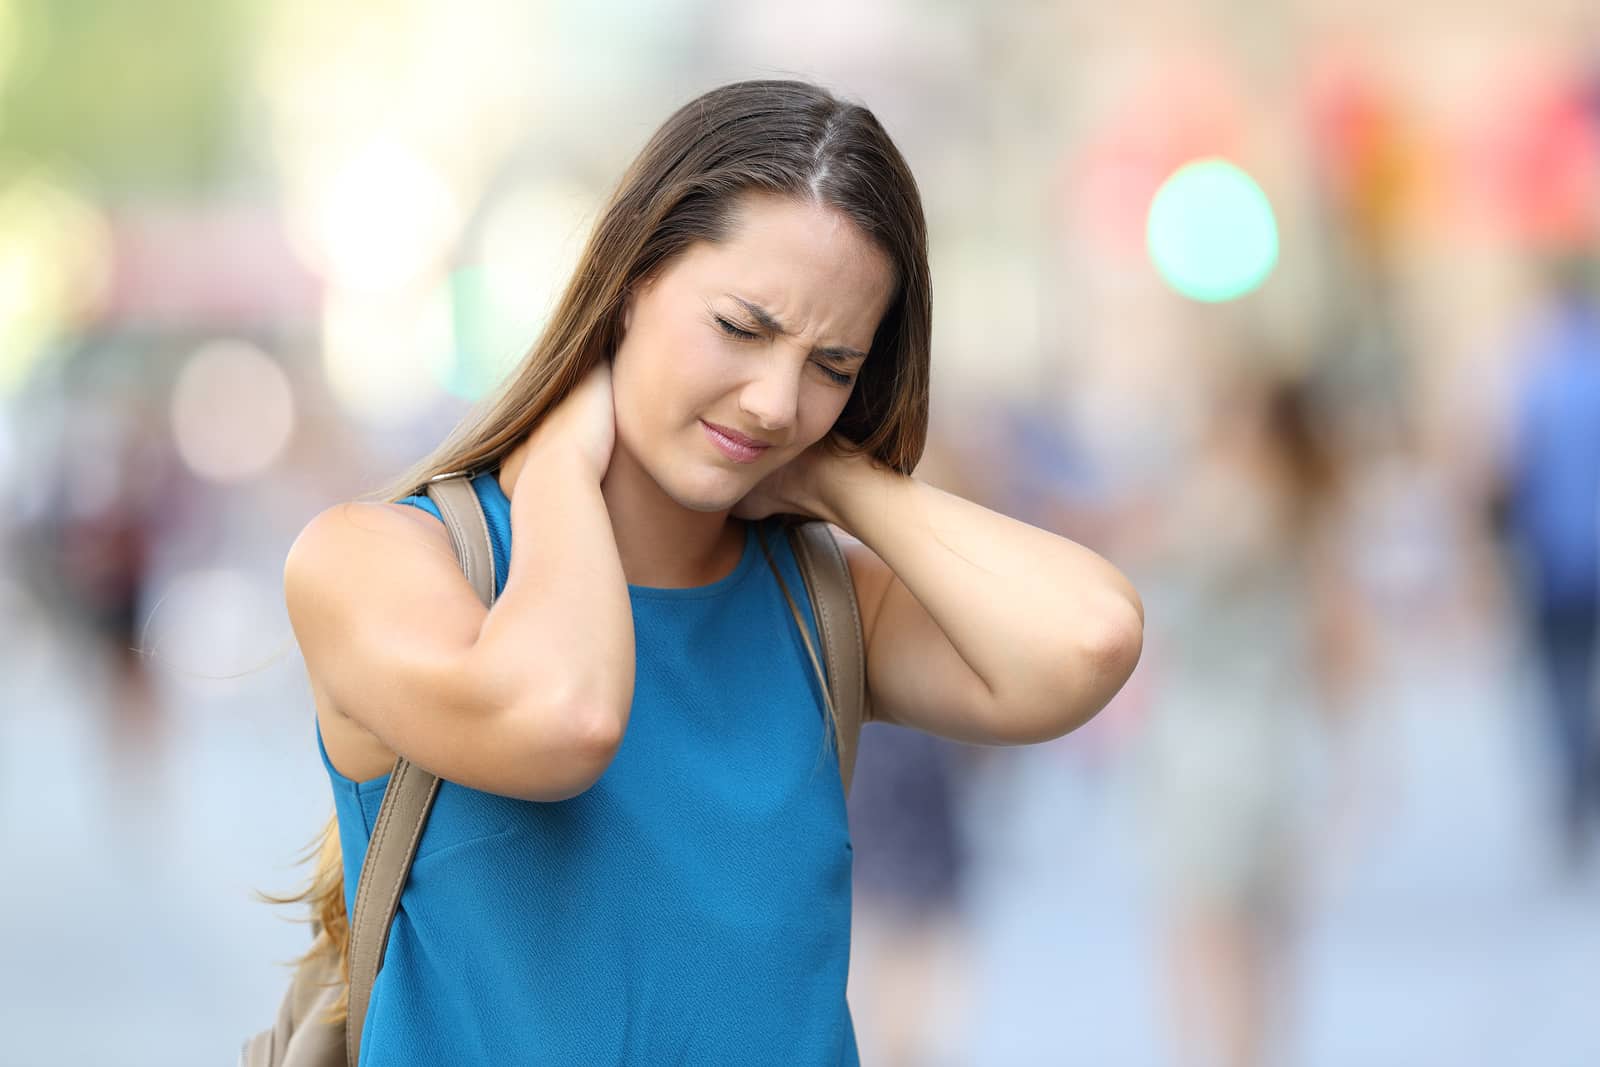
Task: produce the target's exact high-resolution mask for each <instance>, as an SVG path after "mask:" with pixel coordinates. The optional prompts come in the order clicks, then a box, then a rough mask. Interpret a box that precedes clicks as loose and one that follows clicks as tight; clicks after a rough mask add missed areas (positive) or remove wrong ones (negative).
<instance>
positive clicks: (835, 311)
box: [681, 194, 895, 329]
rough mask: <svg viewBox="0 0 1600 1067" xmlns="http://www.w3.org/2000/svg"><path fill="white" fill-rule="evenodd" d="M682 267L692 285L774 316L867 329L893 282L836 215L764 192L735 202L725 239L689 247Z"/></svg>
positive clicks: (867, 245)
mask: <svg viewBox="0 0 1600 1067" xmlns="http://www.w3.org/2000/svg"><path fill="white" fill-rule="evenodd" d="M681 266H682V267H683V268H684V272H685V274H686V275H688V276H689V280H690V281H691V283H692V284H696V285H698V286H702V287H705V288H708V289H713V290H716V293H715V294H713V295H721V294H722V293H724V292H731V293H734V294H736V295H738V296H742V297H744V298H746V299H748V300H753V301H755V302H757V303H759V304H761V305H762V306H763V307H765V308H767V309H768V310H769V311H772V312H773V313H775V314H778V315H779V316H780V318H781V317H783V315H785V314H787V315H790V316H791V317H792V316H803V317H804V318H806V319H807V320H812V319H816V320H818V323H820V322H821V321H823V320H827V321H830V322H833V323H837V324H839V325H840V326H846V325H856V324H858V323H859V322H861V321H863V320H870V322H869V323H868V327H867V328H869V329H870V328H871V327H874V326H875V325H876V323H877V320H878V319H879V318H880V317H881V316H882V314H883V311H884V309H885V308H886V307H887V305H888V302H889V298H890V297H891V296H892V295H893V290H894V284H895V277H894V268H893V265H892V264H891V263H890V261H889V257H888V256H887V255H885V254H884V252H883V250H882V249H881V248H879V247H878V245H877V244H876V243H875V242H874V241H873V240H872V239H871V238H869V237H867V235H866V234H865V233H863V232H862V231H861V228H860V227H858V226H857V225H856V224H855V223H854V222H852V221H851V220H850V219H848V218H846V217H845V216H844V215H843V214H841V213H840V212H839V211H838V210H836V209H834V208H831V207H826V206H823V205H820V204H816V203H814V202H810V201H800V200H793V199H790V198H787V197H779V196H771V195H765V194H756V195H747V196H745V197H744V198H742V199H741V201H740V204H739V208H738V210H737V212H736V213H735V216H734V221H733V225H732V226H731V227H730V230H729V233H728V235H727V237H726V238H724V239H723V240H722V241H719V242H716V243H715V244H712V243H706V242H702V243H700V244H696V245H694V246H693V247H691V248H690V249H689V250H688V251H686V252H685V253H684V256H683V262H682V264H681ZM818 323H813V325H816V324H818ZM796 325H797V326H798V325H799V324H798V323H797V324H796Z"/></svg>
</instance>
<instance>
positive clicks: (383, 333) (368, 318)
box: [322, 280, 455, 426]
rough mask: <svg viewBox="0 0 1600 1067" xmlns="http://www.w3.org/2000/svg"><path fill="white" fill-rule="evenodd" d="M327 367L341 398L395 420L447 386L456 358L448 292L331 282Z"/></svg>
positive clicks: (363, 415) (375, 418)
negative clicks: (374, 290)
mask: <svg viewBox="0 0 1600 1067" xmlns="http://www.w3.org/2000/svg"><path fill="white" fill-rule="evenodd" d="M322 346H323V350H322V361H323V371H324V373H325V374H326V376H327V381H328V388H329V390H330V391H332V393H333V395H334V397H335V398H336V399H337V400H338V401H339V403H340V405H341V406H342V407H343V408H344V409H345V410H346V411H348V412H349V413H350V414H352V415H354V416H355V417H356V418H358V419H360V420H361V421H363V422H365V423H367V424H368V425H370V426H395V425H399V424H402V423H404V422H406V421H407V420H409V419H411V418H414V417H416V416H417V415H420V414H421V413H422V412H423V411H425V410H426V409H427V408H428V407H429V406H430V405H431V404H433V403H435V402H436V401H438V400H439V399H440V398H441V397H442V396H443V395H444V394H443V390H442V388H441V386H440V384H439V383H441V382H443V381H445V380H447V379H448V377H449V374H450V367H451V365H452V363H453V362H454V359H455V355H454V352H455V350H454V344H453V340H452V324H451V306H450V293H449V290H448V289H447V288H446V286H445V284H444V283H443V282H441V281H438V280H436V281H435V282H434V283H433V284H431V285H429V286H427V287H425V288H422V289H420V290H419V291H417V292H412V293H401V294H397V295H385V296H372V295H369V294H362V293H357V292H344V291H339V290H334V291H331V292H329V293H328V297H327V304H326V307H325V309H324V312H323V335H322Z"/></svg>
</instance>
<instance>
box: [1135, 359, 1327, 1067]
mask: <svg viewBox="0 0 1600 1067" xmlns="http://www.w3.org/2000/svg"><path fill="white" fill-rule="evenodd" d="M1339 494H1340V480H1339V478H1338V471H1337V467H1336V465H1335V463H1334V461H1333V459H1332V453H1331V450H1330V449H1328V448H1327V447H1326V445H1325V443H1324V440H1323V438H1322V437H1321V436H1320V435H1319V432H1318V428H1317V426H1316V424H1315V423H1314V422H1313V419H1312V409H1311V407H1310V397H1309V394H1308V391H1307V389H1306V387H1305V386H1304V385H1303V384H1302V383H1300V382H1298V381H1294V380H1276V379H1273V378H1270V377H1267V376H1265V375H1263V376H1261V377H1255V376H1254V375H1251V376H1249V377H1247V378H1246V379H1244V380H1243V382H1242V384H1241V385H1240V387H1239V388H1237V389H1231V390H1226V391H1224V392H1223V394H1222V395H1221V396H1220V397H1219V398H1218V400H1217V403H1216V405H1215V409H1214V412H1213V416H1212V418H1211V420H1210V424H1209V427H1208V429H1207V431H1206V432H1205V433H1204V435H1203V441H1202V442H1201V444H1200V447H1199V448H1198V450H1197V452H1196V453H1195V455H1194V456H1193V457H1192V459H1191V460H1189V461H1188V462H1187V463H1185V464H1183V465H1181V467H1180V468H1179V469H1177V470H1175V471H1174V476H1173V478H1172V479H1171V481H1170V483H1169V484H1168V485H1166V487H1165V489H1164V493H1163V497H1164V499H1163V500H1162V501H1161V502H1160V504H1159V507H1160V511H1159V512H1157V517H1156V518H1155V521H1153V522H1150V523H1149V524H1148V525H1149V529H1148V530H1147V531H1146V536H1145V545H1144V552H1145V554H1146V559H1145V566H1143V567H1142V568H1140V572H1141V573H1142V575H1143V579H1142V580H1145V581H1148V582H1149V592H1148V594H1147V596H1148V600H1149V603H1150V604H1151V605H1152V606H1151V609H1150V618H1151V644H1150V655H1149V657H1148V658H1147V670H1148V672H1149V674H1148V676H1147V678H1146V681H1147V684H1148V687H1149V708H1148V720H1147V725H1146V732H1145V735H1144V736H1143V737H1142V738H1141V745H1140V753H1139V755H1140V764H1141V766H1140V770H1141V774H1140V775H1139V778H1138V781H1139V783H1140V794H1141V798H1142V800H1143V810H1144V815H1145V816H1146V817H1147V818H1148V820H1149V823H1148V825H1149V827H1150V831H1151V832H1150V835H1149V838H1148V840H1149V843H1150V844H1151V845H1152V847H1153V859H1154V870H1155V872H1156V874H1157V876H1158V880H1159V883H1160V893H1159V898H1158V899H1159V900H1160V902H1161V905H1162V908H1163V911H1164V913H1165V923H1164V936H1165V941H1166V951H1167V960H1168V966H1169V978H1170V981H1171V990H1172V997H1173V1007H1174V1009H1175V1014H1176V1024H1177V1025H1176V1028H1175V1033H1176V1035H1177V1037H1178V1048H1179V1050H1180V1057H1179V1061H1180V1062H1184V1063H1194V1064H1203V1065H1205V1067H1256V1065H1260V1064H1269V1063H1276V1062H1279V1061H1278V1058H1277V1056H1278V1052H1279V1049H1278V1041H1279V1040H1280V1038H1281V1036H1282V1033H1283V1030H1284V1024H1285V1022H1286V1009H1287V1007H1288V1004H1289V996H1288V982H1287V978H1288V968H1287V966H1286V964H1287V963H1288V949H1289V947H1290V943H1291V942H1290V936H1289V935H1290V931H1291V920H1292V918H1293V916H1294V913H1295V905H1296V902H1297V896H1298V887H1299V883H1298V880H1297V871H1298V868H1299V863H1298V862H1297V854H1296V850H1297V847H1298V846H1299V845H1300V844H1301V842H1302V839H1303V836H1304V834H1305V832H1306V830H1307V829H1308V827H1307V825H1306V824H1305V822H1304V821H1303V820H1304V816H1305V813H1306V807H1305V805H1304V804H1303V803H1302V801H1303V799H1304V798H1303V797H1302V796H1301V795H1300V788H1299V786H1300V782H1301V781H1302V772H1303V769H1304V765H1305V757H1306V754H1307V752H1308V746H1309V745H1312V744H1314V742H1315V736H1316V730H1317V728H1318V725H1319V723H1318V719H1319V711H1327V710H1329V709H1330V708H1331V707H1332V706H1333V704H1332V702H1331V698H1332V697H1333V695H1334V694H1336V693H1337V692H1338V691H1339V690H1340V683H1339V681H1338V678H1337V675H1339V674H1340V673H1341V672H1343V671H1345V670H1347V669H1348V668H1347V665H1346V664H1347V660H1348V652H1347V650H1348V647H1349V641H1350V637H1349V634H1348V626H1349V621H1348V620H1350V619H1351V618H1352V617H1353V615H1352V613H1351V611H1350V609H1349V605H1348V603H1347V601H1346V597H1347V595H1348V594H1347V592H1346V590H1347V588H1348V587H1347V585H1346V583H1344V582H1342V581H1340V580H1339V578H1338V567H1337V565H1336V564H1335V563H1334V560H1336V559H1337V557H1338V546H1337V543H1336V537H1335V530H1336V529H1337V521H1336V516H1337V511H1338V500H1339Z"/></svg>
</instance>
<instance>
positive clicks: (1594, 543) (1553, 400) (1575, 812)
mask: <svg viewBox="0 0 1600 1067" xmlns="http://www.w3.org/2000/svg"><path fill="white" fill-rule="evenodd" d="M1596 275H1597V271H1596V264H1595V262H1594V261H1593V260H1580V259H1576V258H1573V259H1568V260H1565V261H1563V262H1562V263H1560V264H1559V265H1558V267H1557V272H1556V277H1557V280H1556V285H1555V288H1554V291H1553V299H1552V303H1551V307H1550V309H1549V311H1548V314H1547V315H1546V316H1545V318H1544V319H1543V321H1542V322H1541V324H1540V326H1539V328H1538V329H1536V330H1535V331H1534V333H1533V335H1532V336H1531V338H1530V339H1529V340H1528V341H1527V342H1526V344H1525V347H1524V351H1523V353H1522V356H1523V366H1522V373H1521V378H1520V380H1519V382H1518V385H1517V390H1516V394H1515V398H1514V405H1515V408H1514V414H1513V428H1512V445H1511V455H1510V457H1509V463H1508V470H1507V485H1506V486H1505V500H1504V505H1505V509H1506V511H1505V515H1504V519H1505V522H1506V525H1507V533H1508V535H1509V537H1510V541H1511V546H1512V548H1513V550H1514V552H1515V553H1516V562H1517V564H1518V566H1517V567H1516V571H1517V573H1518V575H1519V577H1520V578H1521V581H1522V586H1523V593H1524V606H1525V607H1526V609H1527V612H1528V622H1529V625H1530V633H1531V636H1532V639H1533V641H1534V643H1535V645H1536V648H1537V653H1538V657H1539V666H1540V669H1541V671H1542V672H1543V675H1544V684H1545V687H1546V694H1545V695H1546V704H1545V706H1546V708H1547V709H1548V712H1549V715H1550V723H1551V726H1552V727H1553V731H1552V732H1553V735H1554V739H1555V742H1556V751H1557V757H1558V761H1559V773H1560V779H1559V789H1560V793H1559V800H1558V803H1559V812H1560V819H1561V827H1560V829H1561V834H1562V838H1563V841H1564V843H1565V847H1566V849H1567V855H1568V859H1569V860H1570V861H1571V862H1573V863H1574V864H1577V863H1579V862H1581V861H1582V860H1583V859H1584V857H1585V855H1586V854H1587V852H1588V851H1589V848H1590V844H1589V842H1590V829H1589V824H1590V821H1591V820H1592V819H1593V818H1594V816H1595V815H1596V814H1597V813H1600V766H1597V762H1600V760H1597V757H1600V751H1597V739H1596V734H1595V717H1596V694H1595V682H1596V648H1595V645H1596V638H1597V632H1600V631H1597V617H1600V301H1597V300H1596V295H1595V290H1596V280H1597V277H1596Z"/></svg>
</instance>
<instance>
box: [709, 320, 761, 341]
mask: <svg viewBox="0 0 1600 1067" xmlns="http://www.w3.org/2000/svg"><path fill="white" fill-rule="evenodd" d="M716 320H717V325H718V326H720V327H721V328H722V332H723V333H725V334H727V335H728V336H730V337H737V338H739V339H740V340H741V341H754V340H755V339H756V338H757V337H759V336H760V335H759V334H757V333H754V332H752V331H750V330H743V329H740V328H739V327H737V326H735V325H734V324H733V323H731V322H729V321H728V320H727V319H725V318H723V317H722V316H721V315H718V316H716Z"/></svg>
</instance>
